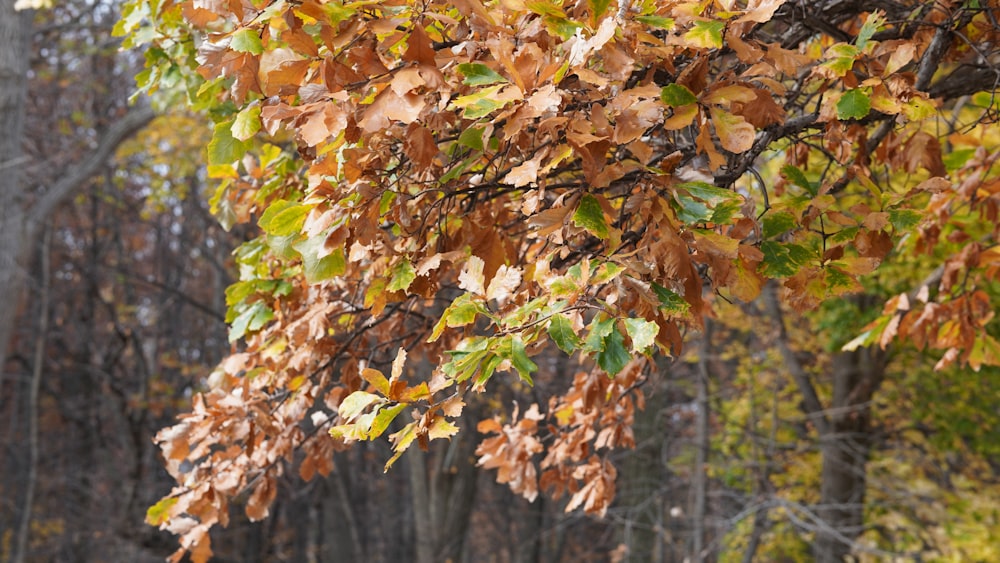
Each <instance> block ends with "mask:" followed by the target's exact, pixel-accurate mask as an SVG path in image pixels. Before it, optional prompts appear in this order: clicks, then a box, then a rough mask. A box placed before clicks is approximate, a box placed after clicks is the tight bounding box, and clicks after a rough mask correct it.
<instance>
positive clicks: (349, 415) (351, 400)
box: [337, 391, 385, 420]
mask: <svg viewBox="0 0 1000 563" xmlns="http://www.w3.org/2000/svg"><path fill="white" fill-rule="evenodd" d="M380 401H385V399H383V398H382V397H379V396H378V395H376V394H375V393H369V392H367V391H355V392H353V393H351V394H350V395H348V396H347V397H345V398H344V400H343V401H342V402H341V403H340V406H339V407H337V413H338V414H339V415H340V417H341V418H343V419H344V420H351V419H354V418H356V417H357V416H358V415H359V414H361V412H362V411H364V410H365V409H366V408H368V407H369V406H371V405H372V404H374V403H377V402H380Z"/></svg>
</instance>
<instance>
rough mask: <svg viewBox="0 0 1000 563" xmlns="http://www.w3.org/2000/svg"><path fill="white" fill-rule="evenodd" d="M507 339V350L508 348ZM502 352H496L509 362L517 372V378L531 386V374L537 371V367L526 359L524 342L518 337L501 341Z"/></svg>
mask: <svg viewBox="0 0 1000 563" xmlns="http://www.w3.org/2000/svg"><path fill="white" fill-rule="evenodd" d="M508 339H509V348H508ZM501 346H502V347H503V350H502V351H499V350H498V355H499V356H500V357H502V358H506V359H508V360H510V363H511V364H512V365H513V366H514V369H516V370H517V375H518V377H520V378H521V380H522V381H524V382H525V383H527V384H528V385H533V384H534V382H533V381H532V380H531V372H533V371H538V365H537V364H536V363H535V362H533V361H531V358H529V357H528V351H527V350H526V349H525V347H524V342H522V341H521V338H520V337H517V336H508V337H505V338H504V339H503V340H501Z"/></svg>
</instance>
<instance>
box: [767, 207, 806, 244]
mask: <svg viewBox="0 0 1000 563" xmlns="http://www.w3.org/2000/svg"><path fill="white" fill-rule="evenodd" d="M761 223H763V231H764V233H763V234H764V238H771V237H775V236H778V235H783V234H785V233H787V232H788V231H790V230H792V229H794V228H795V227H796V226H797V225H798V221H796V220H795V216H794V215H792V214H791V213H789V212H787V211H778V212H777V213H768V214H766V215H764V218H763V219H762V220H761Z"/></svg>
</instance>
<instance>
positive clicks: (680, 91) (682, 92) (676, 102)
mask: <svg viewBox="0 0 1000 563" xmlns="http://www.w3.org/2000/svg"><path fill="white" fill-rule="evenodd" d="M660 99H661V100H663V103H665V104H667V105H668V106H670V107H674V108H676V107H680V106H686V105H688V104H693V103H695V102H697V101H698V98H697V97H695V95H694V94H693V93H692V92H691V90H688V89H687V87H686V86H683V85H681V84H667V85H666V86H664V87H663V89H662V90H660Z"/></svg>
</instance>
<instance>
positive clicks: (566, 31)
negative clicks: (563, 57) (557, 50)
mask: <svg viewBox="0 0 1000 563" xmlns="http://www.w3.org/2000/svg"><path fill="white" fill-rule="evenodd" d="M543 19H544V20H545V29H546V30H547V31H548V32H549V33H551V34H552V35H558V36H559V37H561V38H562V39H563V41H565V40H567V39H569V38H570V37H573V36H574V35H576V30H578V29H582V28H583V24H581V23H579V22H576V21H573V20H570V19H566V18H564V17H555V16H545V17H544V18H543ZM568 64H569V61H568V60H567V61H566V65H568ZM560 70H561V69H560ZM562 74H565V72H563V73H562ZM562 74H560V73H559V72H557V73H556V76H559V77H560V78H559V79H558V80H556V81H555V82H556V83H558V82H559V80H561V79H562V78H561V77H562Z"/></svg>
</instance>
